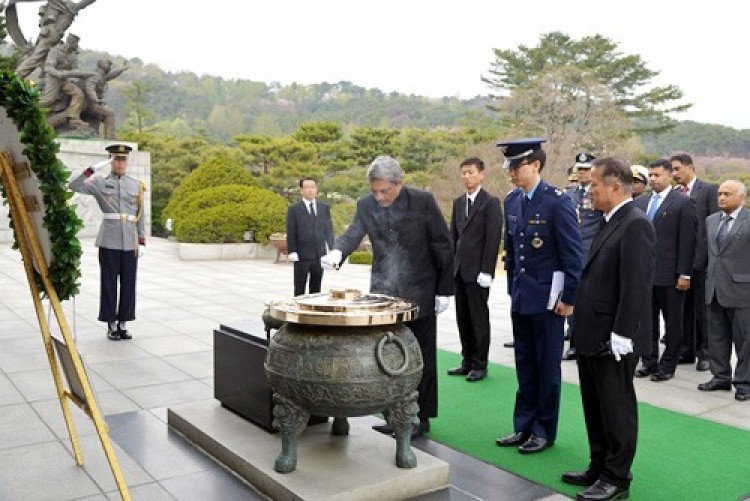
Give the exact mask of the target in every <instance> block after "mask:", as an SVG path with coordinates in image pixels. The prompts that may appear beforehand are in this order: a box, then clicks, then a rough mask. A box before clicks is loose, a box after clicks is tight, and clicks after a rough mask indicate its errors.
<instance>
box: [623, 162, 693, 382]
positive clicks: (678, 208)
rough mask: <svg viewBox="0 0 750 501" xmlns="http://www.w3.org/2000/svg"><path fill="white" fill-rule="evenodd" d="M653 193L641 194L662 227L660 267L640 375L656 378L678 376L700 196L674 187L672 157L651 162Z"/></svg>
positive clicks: (652, 217) (637, 201)
mask: <svg viewBox="0 0 750 501" xmlns="http://www.w3.org/2000/svg"><path fill="white" fill-rule="evenodd" d="M648 174H649V183H650V184H651V189H652V195H650V196H649V195H646V194H644V195H641V196H640V197H638V198H636V199H635V201H634V203H635V205H636V207H638V208H640V209H641V210H643V212H645V213H646V216H647V217H648V218H649V219H650V220H651V222H652V223H653V225H654V229H655V230H656V271H655V273H654V281H653V293H652V307H651V309H652V312H651V315H652V332H651V335H652V336H653V339H654V342H653V344H652V346H651V354H650V355H647V356H644V357H643V367H641V368H640V369H638V370H637V371H636V372H635V376H636V377H646V376H651V381H656V382H659V381H667V380H668V379H671V378H672V377H674V371H675V368H676V367H677V361H678V359H679V357H680V349H681V348H682V312H683V305H684V304H685V293H686V292H687V291H688V289H690V282H691V275H690V274H691V273H692V271H693V254H694V250H695V236H696V235H695V232H696V226H697V221H696V219H695V201H694V200H692V199H691V198H690V197H688V196H687V195H684V194H682V193H680V192H678V191H677V190H675V189H672V184H671V183H672V163H671V162H670V161H669V160H666V159H661V160H656V161H654V162H651V163H650V164H649V165H648ZM660 313H661V314H662V315H663V316H664V324H665V329H666V333H665V335H664V340H665V347H664V352H663V353H662V356H661V359H659V344H658V342H657V341H658V339H659V315H660Z"/></svg>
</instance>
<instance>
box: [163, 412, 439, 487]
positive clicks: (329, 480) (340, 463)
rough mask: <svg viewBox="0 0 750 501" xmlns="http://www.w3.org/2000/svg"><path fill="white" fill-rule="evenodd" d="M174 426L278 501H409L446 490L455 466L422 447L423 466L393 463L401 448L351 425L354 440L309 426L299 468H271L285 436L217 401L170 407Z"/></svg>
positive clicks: (301, 441)
mask: <svg viewBox="0 0 750 501" xmlns="http://www.w3.org/2000/svg"><path fill="white" fill-rule="evenodd" d="M167 422H168V423H169V426H171V427H172V428H173V429H175V430H176V431H178V432H179V433H181V434H182V435H184V436H185V437H186V438H187V439H188V440H190V441H191V442H193V443H194V444H195V445H197V446H198V447H200V448H201V449H203V450H204V451H206V452H207V453H208V454H210V455H211V456H213V457H214V458H215V459H216V460H217V461H219V462H220V463H222V464H223V465H225V466H226V467H227V468H229V469H230V470H232V471H233V472H234V473H236V474H237V475H239V476H240V477H242V478H244V479H245V480H246V481H247V482H249V483H250V484H252V485H253V486H254V487H255V488H257V489H258V490H260V491H261V492H263V493H264V494H265V495H267V496H269V497H270V498H271V499H274V500H279V501H281V500H289V501H292V500H300V499H302V500H320V501H323V500H325V501H334V500H337V501H338V500H340V501H344V500H346V501H349V500H352V499H357V500H360V501H364V500H378V501H380V500H383V499H392V500H397V499H408V498H411V497H414V496H418V495H420V494H423V493H425V492H430V491H435V490H439V489H443V488H447V487H448V485H449V476H450V466H449V464H448V463H446V462H445V461H442V460H440V459H438V458H436V457H434V456H431V455H429V454H427V453H425V452H422V451H420V450H418V449H414V453H415V454H416V455H417V467H416V468H412V469H401V468H398V467H397V466H396V464H395V453H396V442H395V440H394V439H393V438H390V437H387V436H385V435H382V434H380V433H378V432H376V431H373V430H372V429H371V428H370V426H369V425H366V424H364V423H362V422H361V420H358V419H356V418H353V419H349V423H350V425H351V428H350V431H349V436H344V437H339V436H332V435H331V431H330V426H325V425H324V426H314V427H308V428H307V429H306V430H305V431H304V432H303V433H302V435H301V436H300V438H299V441H298V453H299V460H298V463H297V469H296V470H295V471H294V472H292V473H289V474H280V473H276V471H274V469H273V465H274V461H275V460H276V456H277V455H278V454H279V452H281V438H280V437H279V435H278V434H270V433H268V432H266V431H264V430H263V429H261V428H259V427H257V426H255V425H253V424H252V423H250V422H248V421H246V420H244V419H243V418H241V417H239V416H238V415H236V414H234V413H233V412H231V411H229V410H227V409H225V408H223V407H222V406H221V404H219V402H217V401H215V400H210V401H202V402H194V403H190V404H185V405H179V406H175V407H171V408H170V409H169V410H168V412H167Z"/></svg>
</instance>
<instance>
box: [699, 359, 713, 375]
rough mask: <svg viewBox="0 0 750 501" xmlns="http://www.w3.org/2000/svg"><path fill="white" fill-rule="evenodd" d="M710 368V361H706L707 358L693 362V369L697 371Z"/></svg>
mask: <svg viewBox="0 0 750 501" xmlns="http://www.w3.org/2000/svg"><path fill="white" fill-rule="evenodd" d="M710 368H711V363H710V362H709V361H708V359H707V358H701V359H698V362H697V363H696V364H695V370H697V371H698V372H705V371H707V370H708V369H710Z"/></svg>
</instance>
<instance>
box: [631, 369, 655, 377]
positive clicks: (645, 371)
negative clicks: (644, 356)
mask: <svg viewBox="0 0 750 501" xmlns="http://www.w3.org/2000/svg"><path fill="white" fill-rule="evenodd" d="M654 372H656V371H655V370H653V369H647V368H646V367H641V368H640V369H636V371H635V377H648V376H650V375H651V374H653V373H654Z"/></svg>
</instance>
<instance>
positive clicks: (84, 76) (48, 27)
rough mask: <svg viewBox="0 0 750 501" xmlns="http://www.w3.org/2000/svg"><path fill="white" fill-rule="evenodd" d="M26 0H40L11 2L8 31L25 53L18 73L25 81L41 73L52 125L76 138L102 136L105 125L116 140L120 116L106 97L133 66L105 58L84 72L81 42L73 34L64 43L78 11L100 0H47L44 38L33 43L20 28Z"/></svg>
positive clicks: (41, 16)
mask: <svg viewBox="0 0 750 501" xmlns="http://www.w3.org/2000/svg"><path fill="white" fill-rule="evenodd" d="M23 1H37V0H10V1H9V2H8V7H7V8H6V9H5V14H6V21H7V23H6V24H7V31H8V33H9V34H10V36H11V38H12V39H13V41H14V42H15V44H16V47H17V49H18V51H19V52H20V54H21V59H20V62H19V64H18V67H17V68H16V73H18V75H19V76H21V77H24V78H29V77H31V76H32V74H33V75H36V74H37V72H38V74H39V77H38V81H39V85H40V89H41V91H42V96H41V98H40V103H39V104H40V105H41V106H43V107H45V108H47V109H48V110H49V115H48V119H47V121H48V122H49V124H50V125H51V126H52V127H54V128H55V129H56V130H57V132H58V133H61V134H68V135H73V136H98V135H99V128H100V125H101V124H104V137H105V138H107V139H115V113H114V111H113V110H112V109H111V108H108V107H107V106H105V105H104V93H105V92H106V89H107V82H108V81H110V80H112V79H113V78H116V77H118V76H120V75H121V74H122V72H123V71H125V70H127V69H128V67H127V65H126V66H124V67H122V68H117V69H113V67H112V62H111V61H109V60H107V59H102V60H99V61H98V63H97V68H96V70H94V71H83V70H81V69H79V68H78V51H79V48H78V42H79V38H78V37H77V36H76V35H73V34H69V35H68V37H67V38H66V40H65V42H63V41H62V40H63V37H64V35H65V32H66V31H67V30H68V28H70V26H71V24H72V23H73V20H74V19H75V17H76V16H77V15H78V13H79V12H80V11H81V10H83V9H85V8H86V7H88V6H89V5H91V4H92V3H94V2H95V1H96V0H80V1H78V2H75V1H72V0H47V1H46V2H45V3H44V4H43V5H42V6H41V7H40V8H39V37H38V38H37V40H36V42H35V43H33V44H32V43H31V42H29V41H28V40H26V38H25V37H24V35H23V33H22V32H21V28H20V26H19V24H18V16H17V13H16V4H17V3H19V2H23ZM0 8H2V3H0ZM35 79H36V77H35Z"/></svg>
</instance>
